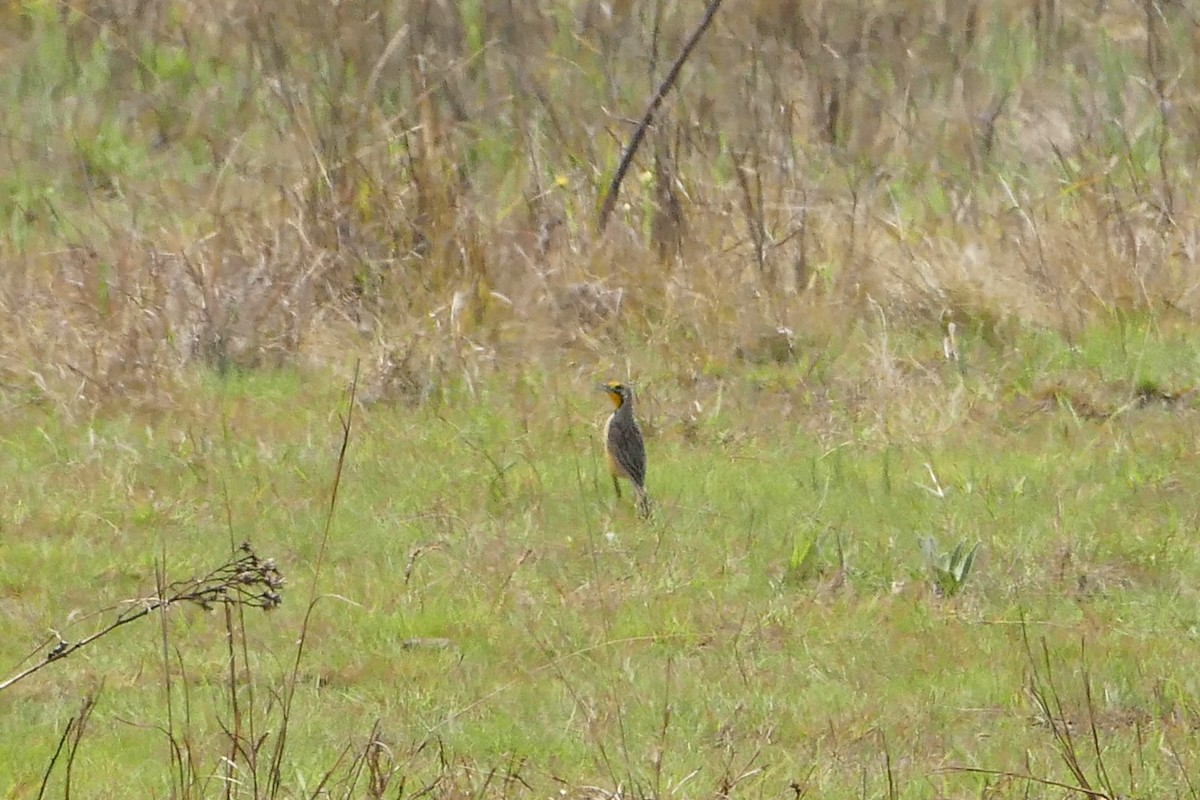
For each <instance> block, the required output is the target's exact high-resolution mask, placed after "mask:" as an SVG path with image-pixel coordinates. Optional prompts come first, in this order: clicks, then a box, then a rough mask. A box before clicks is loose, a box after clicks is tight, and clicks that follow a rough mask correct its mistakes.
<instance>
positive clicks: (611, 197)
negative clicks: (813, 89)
mask: <svg viewBox="0 0 1200 800" xmlns="http://www.w3.org/2000/svg"><path fill="white" fill-rule="evenodd" d="M720 7H721V0H709V3H708V8H706V9H705V10H704V18H703V19H702V20H700V24H699V25H697V26H696V29H695V30H694V31H692V35H691V36H689V37H688V40H687V42H686V43H685V44H684V45H683V50H681V51H680V53H679V57H678V58H676V59H675V63H674V64H672V65H671V69H670V71H669V72H667V76H666V77H665V78H663V80H662V83H660V84H659V85H658V91H656V92H655V93H654V97H653V98H651V100H650V104H649V105H648V106H646V113H644V114H643V115H642V121H641V122H640V123H638V126H637V129H636V130H634V132H633V138H632V139H630V140H629V144H628V145H627V146H626V147H625V152H624V153H623V154H622V155H621V163H620V164H618V165H617V171H616V173H614V174H613V179H612V182H611V183H610V184H609V185H608V191H607V192H605V194H604V202H603V203H601V205H600V224H599V226H598V227H599V231H600V233H604V229H605V228H606V227H607V226H608V218H609V217H610V216H612V210H613V206H615V205H616V203H617V193H618V192H619V191H620V190H621V181H623V180H624V179H625V173H626V172H628V171H629V164H630V163H631V162H632V161H633V156H634V154H635V153H636V152H637V149H638V147H639V146H640V145H641V143H642V139H644V138H646V130H647V129H648V128H649V127H650V123H651V122H652V121H653V120H654V114H655V113H656V112H657V111H658V109H659V107H660V106H661V105H662V103H663V100H665V99H666V97H667V92H669V91H671V87H672V86H674V85H675V81H676V80H678V78H679V71H680V70H681V69H683V62H685V61H687V59H688V56H690V55H691V54H692V50H694V49H695V48H696V45H697V44H698V43H699V42H700V37H701V36H703V35H704V32H705V31H706V30H708V26H709V25H711V24H712V21H713V17H715V16H716V13H717V9H718V8H720Z"/></svg>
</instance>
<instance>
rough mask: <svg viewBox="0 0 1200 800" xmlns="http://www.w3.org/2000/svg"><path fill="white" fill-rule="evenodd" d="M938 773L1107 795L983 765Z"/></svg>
mask: <svg viewBox="0 0 1200 800" xmlns="http://www.w3.org/2000/svg"><path fill="white" fill-rule="evenodd" d="M938 773H939V774H941V773H947V774H953V773H965V774H968V775H993V776H995V777H998V778H1015V779H1016V780H1021V781H1030V782H1031V783H1037V784H1040V785H1042V786H1053V787H1055V788H1056V789H1066V790H1067V791H1068V792H1075V793H1076V794H1082V795H1085V796H1087V797H1104V798H1107V797H1108V795H1107V794H1106V793H1104V792H1100V791H1097V790H1095V789H1085V788H1083V787H1082V786H1072V785H1071V784H1069V783H1063V782H1062V781H1055V780H1050V779H1049V778H1039V777H1038V776H1036V775H1029V774H1026V773H1021V772H1010V771H1008V770H1006V769H984V768H983V767H947V768H946V769H943V770H938Z"/></svg>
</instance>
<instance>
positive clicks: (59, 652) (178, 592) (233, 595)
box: [0, 544, 283, 692]
mask: <svg viewBox="0 0 1200 800" xmlns="http://www.w3.org/2000/svg"><path fill="white" fill-rule="evenodd" d="M282 586H283V576H282V575H280V574H279V570H278V569H277V568H276V566H275V562H274V560H272V559H260V558H259V557H258V556H257V555H255V553H254V550H253V549H252V548H251V547H250V545H249V544H243V545H242V546H241V547H240V548H239V554H238V555H236V557H235V558H233V559H232V560H231V561H228V562H226V563H225V564H222V565H221V566H219V567H217V568H216V569H214V570H213V571H212V572H210V573H208V574H207V575H205V576H204V577H202V578H192V579H189V580H185V581H177V582H175V583H172V584H170V585H168V586H166V587H165V589H164V590H160V591H159V592H158V594H157V595H155V596H154V597H149V598H145V599H143V600H140V601H138V602H137V604H136V605H132V606H131V607H129V608H127V609H125V610H124V611H122V612H120V613H119V614H118V615H117V617H116V619H114V620H113V621H112V622H110V623H109V624H108V625H106V626H104V627H103V628H101V629H100V630H98V631H96V632H95V633H93V634H91V635H89V636H85V637H84V638H82V639H79V640H77V641H74V642H69V641H67V640H65V639H63V638H62V637H61V636H58V643H57V644H55V646H54V647H53V648H52V649H51V650H50V651H49V652H48V653H46V654H45V655H44V656H42V658H41V660H40V661H38V662H37V663H35V664H33V665H32V666H29V667H27V668H26V669H23V670H21V671H20V672H18V673H16V674H15V675H13V676H11V677H9V678H6V679H5V680H3V681H0V692H2V691H4V690H5V689H7V688H8V687H10V686H12V685H13V684H15V683H17V682H19V681H22V680H24V679H25V678H28V677H29V676H30V675H32V674H34V673H35V672H37V671H39V670H41V669H43V668H44V667H46V666H47V665H48V664H51V663H53V662H55V661H60V660H62V659H64V658H66V657H67V656H69V655H71V654H72V653H74V652H75V651H77V650H80V649H82V648H84V647H86V646H88V645H89V644H91V643H92V642H94V641H96V640H97V639H100V638H102V637H104V636H107V635H108V634H110V633H112V632H113V631H115V630H116V629H117V628H120V627H121V626H122V625H128V624H129V623H130V622H133V621H134V620H138V619H141V618H142V617H145V616H146V615H148V614H151V613H153V612H154V611H157V610H158V609H160V608H167V607H169V606H171V605H173V604H176V603H192V604H194V605H198V606H200V607H201V608H204V609H209V608H212V607H213V606H214V605H216V604H218V603H244V604H246V605H248V606H251V607H253V608H261V609H263V610H266V611H269V610H271V609H273V608H275V607H277V606H278V605H279V604H280V602H282V598H281V597H280V596H279V590H280V588H281V587H282ZM56 636H57V634H56Z"/></svg>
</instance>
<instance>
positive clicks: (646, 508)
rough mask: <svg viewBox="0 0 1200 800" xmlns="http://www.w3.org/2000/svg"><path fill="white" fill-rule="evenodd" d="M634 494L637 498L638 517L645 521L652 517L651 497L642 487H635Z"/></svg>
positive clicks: (635, 500)
mask: <svg viewBox="0 0 1200 800" xmlns="http://www.w3.org/2000/svg"><path fill="white" fill-rule="evenodd" d="M634 492H635V494H636V495H637V497H636V498H635V499H634V502H635V503H636V505H637V512H638V516H640V517H641V518H642V519H645V518H647V517H649V516H650V497H649V495H647V494H646V490H645V489H644V488H642V487H641V486H637V485H636V484H635V485H634Z"/></svg>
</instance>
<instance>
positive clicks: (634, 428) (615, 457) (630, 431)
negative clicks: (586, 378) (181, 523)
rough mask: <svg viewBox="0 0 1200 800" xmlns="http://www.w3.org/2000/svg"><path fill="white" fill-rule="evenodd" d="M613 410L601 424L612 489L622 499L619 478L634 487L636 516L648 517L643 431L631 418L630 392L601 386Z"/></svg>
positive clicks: (614, 384) (618, 385)
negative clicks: (602, 425)
mask: <svg viewBox="0 0 1200 800" xmlns="http://www.w3.org/2000/svg"><path fill="white" fill-rule="evenodd" d="M600 389H601V390H602V391H604V392H605V393H606V394H608V398H609V399H610V400H612V404H613V406H614V408H613V412H612V414H610V415H609V417H608V421H607V422H605V423H604V454H605V456H607V459H608V471H609V472H610V473H611V474H612V482H613V489H614V490H616V492H617V497H618V498H619V497H621V483H620V480H621V479H622V478H625V479H627V480H628V481H629V482H630V483H632V484H633V491H634V500H635V505H636V507H637V511H638V514H639V515H640V516H642V517H647V516H649V515H650V499H649V498H648V497H647V496H646V442H645V440H643V439H642V429H641V427H640V426H639V425H638V422H637V418H636V417H634V415H633V390H632V389H631V388H629V387H628V386H626V385H625V384H623V383H621V382H619V381H608V382H607V383H603V384H601V385H600Z"/></svg>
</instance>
